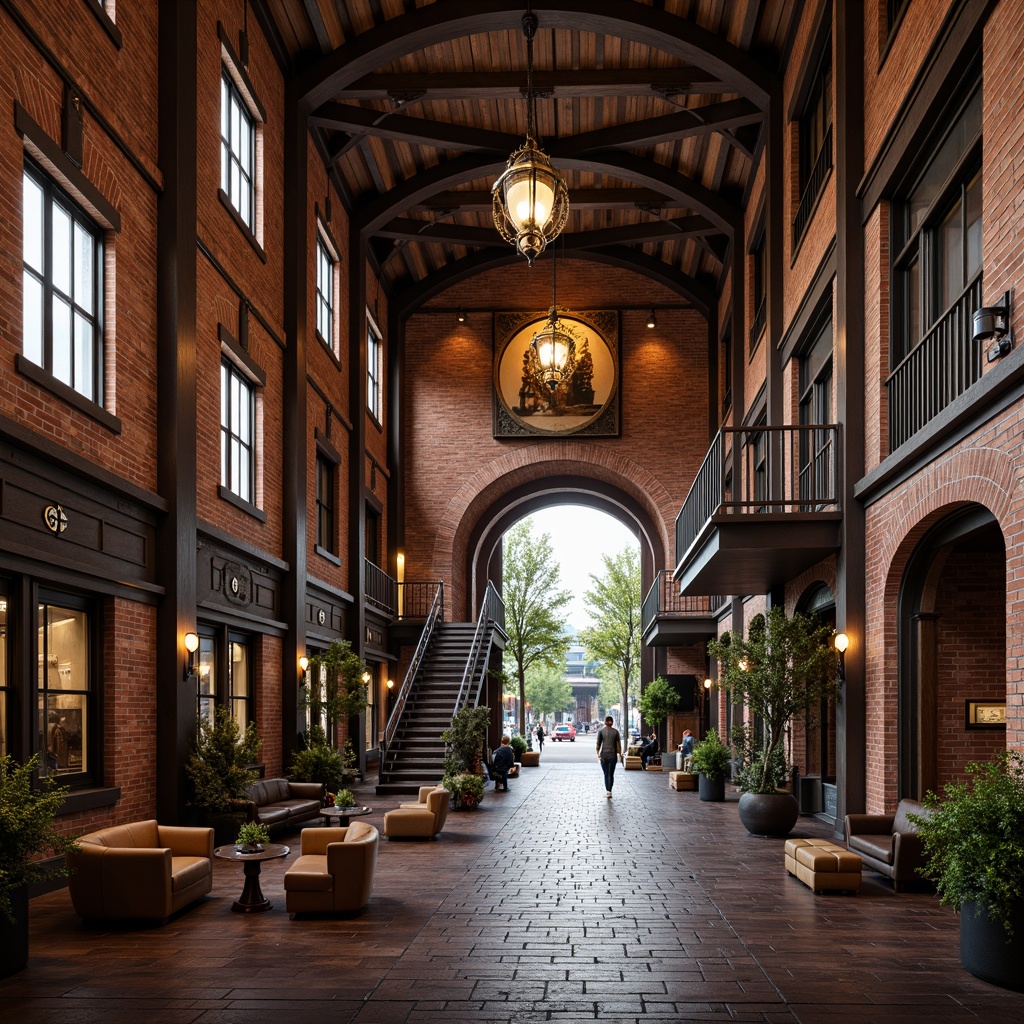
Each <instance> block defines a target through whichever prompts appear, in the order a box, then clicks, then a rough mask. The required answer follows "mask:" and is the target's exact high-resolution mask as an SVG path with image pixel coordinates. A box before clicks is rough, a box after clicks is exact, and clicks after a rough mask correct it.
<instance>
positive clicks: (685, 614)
mask: <svg viewBox="0 0 1024 1024" xmlns="http://www.w3.org/2000/svg"><path fill="white" fill-rule="evenodd" d="M722 600H723V599H722V598H720V597H709V596H707V595H704V594H702V595H699V596H695V597H690V596H686V595H683V594H680V593H679V584H678V583H676V582H675V581H674V580H673V579H672V570H671V569H662V570H660V571H659V572H658V575H657V577H656V578H655V580H654V582H653V583H652V584H651V588H650V590H648V591H647V594H646V596H645V597H644V604H643V611H642V614H641V630H642V632H644V633H646V632H647V630H648V629H650V627H651V625H652V624H653V623H654V621H655V620H656V619H658V618H664V617H669V618H674V619H686V618H697V619H706V618H708V617H709V616H712V615H714V614H715V613H716V612H717V611H718V609H719V608H720V607H721V604H722Z"/></svg>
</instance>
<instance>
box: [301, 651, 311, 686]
mask: <svg viewBox="0 0 1024 1024" xmlns="http://www.w3.org/2000/svg"><path fill="white" fill-rule="evenodd" d="M307 668H309V658H307V657H306V656H305V655H302V657H301V658H299V671H300V672H301V673H302V681H303V682H305V681H306V669H307Z"/></svg>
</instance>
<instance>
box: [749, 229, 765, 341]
mask: <svg viewBox="0 0 1024 1024" xmlns="http://www.w3.org/2000/svg"><path fill="white" fill-rule="evenodd" d="M767 241H768V239H767V233H766V232H765V228H764V225H763V224H762V225H761V228H760V230H759V231H758V232H757V234H756V236H755V242H754V245H753V247H752V248H751V250H750V283H751V297H752V300H753V316H752V317H751V323H750V354H751V355H753V354H754V352H755V350H756V349H757V346H758V343H759V342H760V340H761V336H762V335H763V334H764V332H765V330H766V329H767V327H768V292H767V283H768V282H767V271H768V267H767V263H766V258H767V248H768V247H767Z"/></svg>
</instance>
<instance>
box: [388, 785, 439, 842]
mask: <svg viewBox="0 0 1024 1024" xmlns="http://www.w3.org/2000/svg"><path fill="white" fill-rule="evenodd" d="M420 792H421V794H422V792H423V791H422V789H421V791H420ZM424 796H425V799H423V800H422V806H420V801H417V803H416V804H411V805H410V804H402V805H401V806H400V807H398V808H397V809H396V810H393V811H388V813H387V814H385V815H384V835H386V836H387V837H388V839H400V838H418V839H431V838H433V837H434V836H436V835H437V834H438V833H439V832H440V831H441V829H442V828H444V823H445V819H446V818H447V817H448V808H449V806H450V805H451V800H452V795H451V793H450V792H449V791H448V790H447V789H445V788H444V786H434V787H433V788H432V789H431V790H430V791H429V792H428V793H426V794H424Z"/></svg>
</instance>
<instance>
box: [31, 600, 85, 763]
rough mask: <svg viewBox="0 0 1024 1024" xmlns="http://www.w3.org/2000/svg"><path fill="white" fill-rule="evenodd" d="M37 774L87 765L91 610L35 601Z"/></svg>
mask: <svg viewBox="0 0 1024 1024" xmlns="http://www.w3.org/2000/svg"><path fill="white" fill-rule="evenodd" d="M38 645H39V646H38V656H39V664H38V681H37V694H38V714H39V721H38V728H39V749H40V752H41V755H42V756H41V764H40V771H39V774H40V775H44V776H45V775H53V774H56V775H67V774H72V773H76V772H87V771H89V770H90V765H89V738H90V735H89V729H90V727H91V723H90V721H89V698H90V694H91V690H92V686H91V681H90V678H89V677H90V672H89V616H88V613H87V612H85V611H82V610H79V609H74V608H65V607H61V606H60V605H56V604H47V603H42V602H40V604H39V606H38Z"/></svg>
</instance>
